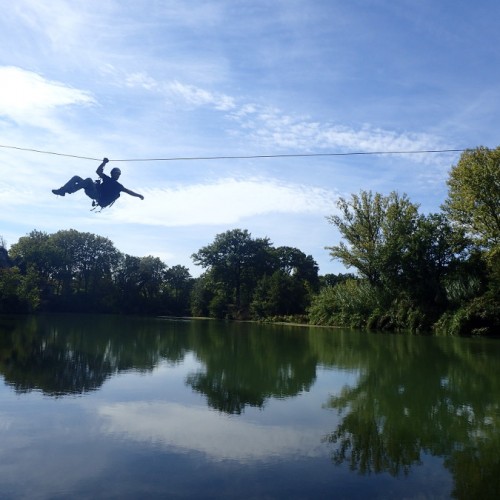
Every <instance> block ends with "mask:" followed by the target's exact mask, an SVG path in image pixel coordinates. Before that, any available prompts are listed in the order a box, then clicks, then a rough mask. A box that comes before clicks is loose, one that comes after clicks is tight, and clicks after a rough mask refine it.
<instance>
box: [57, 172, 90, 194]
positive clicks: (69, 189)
mask: <svg viewBox="0 0 500 500" xmlns="http://www.w3.org/2000/svg"><path fill="white" fill-rule="evenodd" d="M79 189H85V194H86V195H87V196H89V197H90V198H94V197H95V196H94V193H95V184H94V181H93V180H92V179H91V178H90V177H89V178H87V179H82V178H81V177H79V176H78V175H75V176H74V177H71V179H70V180H69V181H68V182H67V183H66V184H64V186H62V187H61V188H59V189H53V190H52V192H53V193H54V194H57V195H59V196H64V195H65V194H72V193H75V192H76V191H78V190H79Z"/></svg>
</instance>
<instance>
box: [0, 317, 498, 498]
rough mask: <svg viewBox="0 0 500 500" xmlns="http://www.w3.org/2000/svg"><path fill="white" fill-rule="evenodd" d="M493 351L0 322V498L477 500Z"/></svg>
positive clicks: (491, 464)
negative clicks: (435, 499)
mask: <svg viewBox="0 0 500 500" xmlns="http://www.w3.org/2000/svg"><path fill="white" fill-rule="evenodd" d="M499 361H500V341H499V340H488V339H464V338H436V337H419V336H409V335H391V334H374V333H366V332H358V331H352V330H337V329H330V328H315V327H300V326H286V325H262V324H256V323H232V322H219V321H210V320H172V319H166V318H163V319H162V318H137V317H118V316H79V315H46V316H45V315H43V316H26V317H24V316H19V317H0V382H1V383H0V443H1V444H0V498H2V499H16V500H17V499H22V498H26V499H30V500H31V499H59V498H72V499H80V498H82V499H83V498H85V499H87V498H88V499H90V498H92V499H99V498H102V499H108V498H119V499H129V498H130V499H137V498H148V499H149V498H153V499H154V498H196V499H225V498H226V499H232V498H238V499H287V500H290V499H322V498H325V499H326V498H329V499H330V498H331V499H358V498H359V499H367V498H370V499H391V498H397V499H400V498H406V499H424V498H425V499H431V498H432V499H434V498H460V499H476V498H481V499H489V498H492V499H493V498H495V499H496V498H499V493H500V453H499V450H500V362H499Z"/></svg>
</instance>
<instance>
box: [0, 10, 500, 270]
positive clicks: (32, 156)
mask: <svg viewBox="0 0 500 500" xmlns="http://www.w3.org/2000/svg"><path fill="white" fill-rule="evenodd" d="M0 7H1V12H2V16H1V18H0V41H1V43H0V90H1V92H0V145H3V146H15V147H19V148H27V149H36V150H40V151H51V152H57V153H61V154H68V155H75V156H82V157H88V158H95V159H101V158H103V157H104V156H107V157H108V158H110V160H112V161H113V160H119V159H121V160H131V159H152V158H176V157H213V156H252V155H274V154H275V155H291V154H311V153H352V152H375V151H408V150H436V149H439V150H440V149H463V148H469V147H476V146H479V145H483V146H487V147H497V146H498V120H499V118H498V117H499V116H500V113H499V107H500V99H499V94H500V86H499V84H498V82H499V81H500V74H499V73H500V52H499V50H498V47H499V46H500V30H499V29H498V20H499V19H500V4H499V3H498V2H496V1H493V0H491V1H490V0H478V1H476V2H470V1H466V0H454V1H452V0H438V1H436V0H420V1H418V2H415V1H409V0H408V1H407V0H398V1H394V0H371V1H369V0H364V1H361V0H350V1H348V2H347V1H341V0H273V1H270V0H206V1H203V0H190V1H180V0H172V1H169V0H163V1H160V0H149V1H145V0H144V1H137V0H116V1H112V0H99V1H98V0H67V1H65V0H50V1H46V2H39V1H38V0H17V1H16V2H12V1H10V0H0ZM458 158H459V153H440V154H414V155H354V156H319V157H296V158H295V157H284V158H283V157H282V158H253V159H224V160H188V161H130V162H120V163H116V164H113V163H110V164H109V167H108V171H109V168H111V167H113V166H116V165H118V166H119V167H120V168H121V169H122V177H121V182H122V183H123V184H124V185H125V186H126V187H128V188H130V189H132V190H134V191H137V192H140V193H142V194H143V195H144V196H145V200H144V201H141V200H139V199H138V198H133V197H130V196H127V195H126V194H123V195H122V197H121V198H120V200H119V201H118V202H117V203H115V205H113V206H112V207H111V208H109V209H106V210H105V211H103V212H102V213H98V214H96V213H94V212H90V210H89V209H90V200H89V199H88V198H86V197H85V195H84V194H83V193H76V194H74V195H72V196H66V197H64V198H60V197H55V196H54V195H53V194H52V193H51V189H53V188H56V187H59V186H61V185H62V184H63V183H64V182H65V181H66V180H67V179H68V178H69V177H70V176H72V175H74V174H78V175H80V176H82V177H94V176H95V169H96V168H97V166H98V165H99V161H98V160H97V161H96V160H89V159H80V158H72V157H66V156H60V155H50V154H41V153H35V152H29V151H21V150H18V149H11V148H2V147H0V169H1V172H2V175H1V178H0V207H1V211H0V236H2V237H3V239H4V240H5V242H6V243H7V246H8V247H9V246H10V245H12V244H14V243H16V242H17V241H18V239H19V238H20V237H22V236H25V235H26V234H28V233H29V232H30V231H32V230H33V229H37V230H40V231H45V232H48V233H53V232H56V231H58V230H60V229H76V230H78V231H85V232H92V233H95V234H98V235H101V236H104V237H107V238H109V239H110V240H111V241H113V243H114V244H115V246H116V248H117V249H118V250H120V251H122V252H124V253H128V254H130V255H134V256H145V255H154V256H158V257H160V258H161V259H162V260H163V261H164V262H165V263H166V264H167V265H168V266H173V265H177V264H181V265H185V266H187V267H189V268H190V270H191V272H192V274H193V275H194V276H196V275H198V274H199V273H200V272H201V271H202V269H200V268H198V267H196V266H194V265H193V262H192V260H191V258H190V256H191V254H192V253H194V252H197V251H198V250H199V249H200V248H201V247H203V246H205V245H207V244H209V243H211V242H212V241H213V239H214V237H215V235H216V234H218V233H222V232H224V231H227V230H230V229H235V228H241V229H248V230H249V231H250V233H251V234H252V236H253V237H255V238H256V237H269V238H270V240H271V242H272V243H273V245H275V246H281V245H288V246H293V247H296V248H299V249H300V250H302V251H303V252H305V253H306V254H311V255H312V256H313V257H314V259H315V260H316V261H317V262H318V264H319V266H320V273H321V274H325V273H330V272H334V273H337V272H345V271H346V270H345V269H344V268H343V266H342V265H341V264H340V263H338V262H333V261H331V259H330V256H329V254H328V251H327V250H325V248H324V247H325V246H332V245H336V244H338V242H339V241H340V236H339V234H338V232H337V231H336V230H335V228H334V227H333V226H332V225H330V224H329V223H328V222H327V220H326V216H328V215H331V214H333V213H335V210H336V208H335V202H336V200H337V198H338V196H343V197H349V196H350V194H351V193H358V192H359V191H360V190H372V191H374V192H380V193H382V194H389V193H390V192H391V191H394V190H395V191H398V192H399V193H401V194H402V193H406V194H408V196H409V197H410V199H411V200H412V201H413V202H415V203H418V204H420V206H421V211H422V212H423V213H429V212H435V211H438V210H439V207H440V205H441V203H442V202H443V201H444V199H445V197H446V193H447V188H446V179H447V176H448V172H449V169H450V168H451V166H452V165H453V164H455V163H456V162H457V160H458Z"/></svg>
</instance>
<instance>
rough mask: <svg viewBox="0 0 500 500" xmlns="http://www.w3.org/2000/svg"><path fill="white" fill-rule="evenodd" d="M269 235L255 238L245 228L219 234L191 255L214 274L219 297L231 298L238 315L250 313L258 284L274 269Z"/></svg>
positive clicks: (213, 278) (212, 279)
mask: <svg viewBox="0 0 500 500" xmlns="http://www.w3.org/2000/svg"><path fill="white" fill-rule="evenodd" d="M270 249H271V244H270V242H269V239H268V238H256V239H254V238H252V236H251V234H250V233H249V232H248V231H247V230H246V229H245V230H241V229H233V230H230V231H226V232H225V233H221V234H218V235H217V236H216V237H215V240H214V242H213V243H211V244H210V245H207V246H205V247H203V248H201V249H200V250H199V251H198V252H197V253H195V254H193V255H192V256H191V257H192V259H193V261H194V263H195V264H196V265H200V266H202V267H203V268H205V269H207V271H208V272H209V273H210V275H211V280H210V282H211V283H213V284H215V285H216V287H217V290H216V294H215V295H216V296H218V297H223V300H224V301H225V302H226V304H227V301H228V300H229V302H230V303H229V304H228V305H229V306H230V309H231V308H232V309H235V311H234V312H235V314H236V315H237V316H241V315H246V314H247V312H248V306H249V303H250V300H251V297H252V294H253V290H254V287H255V285H256V283H257V281H258V279H259V278H260V276H261V275H262V274H264V273H265V272H266V271H269V270H271V269H272V256H271V253H270Z"/></svg>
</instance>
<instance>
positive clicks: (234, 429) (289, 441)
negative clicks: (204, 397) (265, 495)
mask: <svg viewBox="0 0 500 500" xmlns="http://www.w3.org/2000/svg"><path fill="white" fill-rule="evenodd" d="M98 412H99V415H100V416H101V417H103V418H104V419H105V421H106V424H105V425H104V429H103V430H104V431H105V432H106V433H112V434H115V433H116V434H120V435H125V436H126V437H127V438H129V439H133V440H136V441H143V442H150V443H154V444H156V445H163V446H166V447H173V448H177V449H179V450H180V451H197V452H201V453H204V454H205V455H207V456H208V457H209V458H211V459H212V460H226V459H230V460H237V461H243V462H245V461H256V460H265V459H269V458H272V457H275V458H284V457H286V456H290V455H297V454H300V455H301V456H309V457H312V456H319V455H322V454H323V453H322V448H321V435H319V434H318V433H317V432H314V431H311V430H309V429H302V428H296V427H291V426H288V427H285V426H266V427H263V426H258V425H257V424H253V423H251V422H246V421H243V420H241V419H236V418H234V417H231V416H228V415H222V414H219V413H216V412H213V411H210V410H208V409H206V408H201V407H187V406H184V405H181V404H176V403H163V402H158V403H150V402H147V403H146V402H131V403H116V404H110V405H105V406H102V407H101V408H99V410H98Z"/></svg>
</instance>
